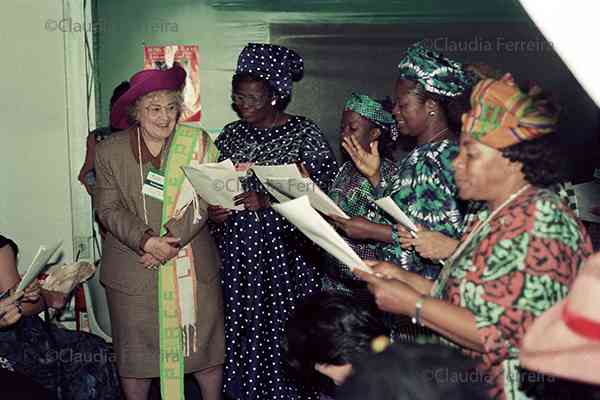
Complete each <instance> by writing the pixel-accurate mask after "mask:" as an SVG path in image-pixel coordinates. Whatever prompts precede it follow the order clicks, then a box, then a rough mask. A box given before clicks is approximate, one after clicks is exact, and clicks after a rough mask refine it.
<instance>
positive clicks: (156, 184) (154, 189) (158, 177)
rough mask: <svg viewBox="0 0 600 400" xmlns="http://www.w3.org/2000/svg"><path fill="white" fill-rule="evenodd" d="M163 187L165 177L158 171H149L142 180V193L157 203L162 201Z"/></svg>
mask: <svg viewBox="0 0 600 400" xmlns="http://www.w3.org/2000/svg"><path fill="white" fill-rule="evenodd" d="M164 187H165V177H164V176H163V174H162V173H161V172H160V171H156V170H150V171H149V172H148V176H146V179H145V180H144V186H143V187H142V193H143V194H145V195H146V196H150V197H152V198H153V199H156V200H158V201H163V189H164Z"/></svg>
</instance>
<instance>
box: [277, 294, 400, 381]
mask: <svg viewBox="0 0 600 400" xmlns="http://www.w3.org/2000/svg"><path fill="white" fill-rule="evenodd" d="M382 335H386V336H389V330H388V329H387V328H386V327H385V326H384V324H383V322H382V319H381V314H380V312H379V311H378V310H377V309H376V308H375V307H374V306H372V307H370V306H368V305H366V304H365V303H364V302H360V301H359V300H357V299H355V298H354V297H352V296H350V295H346V294H341V293H330V292H321V293H317V294H313V295H311V296H309V297H307V298H306V299H305V300H304V301H303V302H302V303H301V304H299V305H298V306H297V307H296V310H295V311H294V312H293V314H292V315H291V316H290V318H289V319H288V321H287V324H286V335H285V337H284V338H283V341H282V347H283V349H284V352H285V354H286V359H287V362H288V365H289V366H290V367H291V368H292V369H293V370H294V371H295V372H297V373H299V374H300V378H301V379H303V380H305V381H308V382H310V381H311V380H312V381H313V382H314V381H315V380H319V377H318V375H320V374H318V373H317V372H316V371H315V369H314V366H315V364H330V365H343V364H346V363H350V364H352V363H354V362H355V361H356V360H358V359H359V358H360V357H361V356H363V355H365V354H367V353H369V352H370V351H371V342H372V340H373V339H374V338H376V337H378V336H382Z"/></svg>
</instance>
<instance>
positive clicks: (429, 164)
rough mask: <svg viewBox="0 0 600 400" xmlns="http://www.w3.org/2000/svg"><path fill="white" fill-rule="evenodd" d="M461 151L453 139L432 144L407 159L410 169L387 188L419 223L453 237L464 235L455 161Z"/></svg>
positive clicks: (400, 173) (404, 169)
mask: <svg viewBox="0 0 600 400" xmlns="http://www.w3.org/2000/svg"><path fill="white" fill-rule="evenodd" d="M457 152H458V148H457V146H456V145H455V144H453V143H450V142H440V143H439V144H435V145H432V146H428V148H425V149H423V151H421V152H419V153H415V154H413V155H411V156H409V157H414V158H413V159H412V160H411V159H409V160H406V161H405V163H408V164H409V165H410V168H400V169H399V175H398V178H397V179H396V180H395V182H394V184H393V185H388V186H387V189H384V194H385V192H387V193H389V194H391V195H392V198H393V199H394V201H395V202H396V204H398V206H399V207H400V208H401V209H402V210H403V211H404V212H406V213H407V214H408V215H409V216H410V217H411V218H412V219H413V221H414V222H415V223H418V224H420V225H422V226H423V227H425V228H426V229H430V230H434V231H438V232H441V233H443V234H445V235H448V236H451V237H453V238H459V237H460V234H461V231H462V225H463V217H462V214H461V210H460V208H459V203H458V201H457V189H456V184H455V182H454V173H453V168H452V164H451V163H452V160H454V158H455V157H456V155H457ZM385 195H388V194H385Z"/></svg>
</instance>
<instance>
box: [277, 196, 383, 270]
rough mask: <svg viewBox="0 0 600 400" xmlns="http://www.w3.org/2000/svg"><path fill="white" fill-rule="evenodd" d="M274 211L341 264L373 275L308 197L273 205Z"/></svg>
mask: <svg viewBox="0 0 600 400" xmlns="http://www.w3.org/2000/svg"><path fill="white" fill-rule="evenodd" d="M272 207H273V209H274V210H275V211H277V212H278V213H279V214H281V215H283V216H284V217H285V218H287V220H288V221H290V222H291V223H292V224H293V225H295V226H296V227H297V228H298V229H299V230H300V231H301V232H302V233H304V234H305V235H306V236H307V237H308V238H309V239H310V240H312V241H313V242H315V243H316V244H317V245H318V246H320V247H321V248H323V249H324V250H325V251H327V252H328V253H329V254H331V255H332V256H334V257H335V258H337V259H338V260H339V261H340V262H341V263H343V264H345V265H348V266H349V267H351V268H357V269H359V270H361V271H365V272H369V273H373V271H372V270H371V268H370V267H368V266H367V265H366V264H365V263H364V261H363V260H361V258H360V257H359V256H358V254H356V252H355V251H354V250H352V248H351V247H350V245H349V244H348V243H346V241H345V240H344V239H342V237H341V236H340V235H339V234H338V233H337V232H336V230H335V229H334V228H333V227H332V226H331V225H330V224H329V223H328V222H327V221H325V219H324V218H323V217H322V216H321V215H320V214H319V213H318V212H317V211H316V210H315V209H314V208H313V207H312V206H311V205H310V201H309V200H308V196H302V197H299V198H297V199H294V200H290V201H287V202H285V203H280V204H273V205H272Z"/></svg>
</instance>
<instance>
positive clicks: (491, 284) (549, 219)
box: [463, 196, 592, 359]
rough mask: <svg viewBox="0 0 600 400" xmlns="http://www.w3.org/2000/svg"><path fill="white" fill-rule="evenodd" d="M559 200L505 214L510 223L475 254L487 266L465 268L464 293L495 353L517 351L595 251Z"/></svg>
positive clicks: (504, 222) (488, 347) (500, 355)
mask: <svg viewBox="0 0 600 400" xmlns="http://www.w3.org/2000/svg"><path fill="white" fill-rule="evenodd" d="M558 202H559V200H558V198H556V196H554V198H552V197H548V196H546V197H541V198H538V199H537V201H535V202H531V203H529V206H528V207H521V208H517V209H514V210H513V212H512V213H511V214H509V215H508V216H506V217H503V218H502V219H501V220H500V222H501V225H509V224H510V226H508V227H506V226H505V227H504V228H503V229H497V230H492V231H491V232H490V234H489V236H488V238H486V239H484V241H483V242H482V243H481V245H480V246H479V249H480V254H478V255H477V256H476V257H475V259H474V262H475V263H476V264H480V263H484V265H485V266H486V267H485V268H477V269H476V272H467V273H466V280H465V282H464V287H463V292H464V293H463V294H464V296H463V299H464V301H465V302H466V303H467V304H465V305H466V307H467V308H469V309H471V310H472V311H473V313H474V315H475V320H476V323H477V327H478V329H479V332H480V334H481V337H482V339H483V343H484V346H485V349H486V352H488V353H491V354H492V358H497V359H506V358H507V357H516V356H517V355H518V346H519V342H520V340H521V338H522V337H523V335H524V332H525V330H526V329H527V328H528V327H529V325H530V324H531V323H532V322H533V320H534V318H536V317H537V316H539V315H541V314H542V313H543V312H544V311H545V310H547V309H548V308H550V307H551V306H552V305H553V304H555V303H557V302H558V301H560V300H561V299H562V298H564V297H565V295H566V294H567V291H568V288H569V287H570V285H571V283H572V280H573V279H574V277H575V275H576V273H577V269H578V268H579V266H580V265H581V263H582V262H583V260H584V259H585V257H587V256H588V255H589V254H591V252H592V247H591V242H590V239H589V237H588V235H587V233H586V232H585V229H584V228H583V227H582V226H581V224H578V222H577V220H576V219H575V218H574V217H573V216H572V214H571V213H570V212H568V211H567V210H566V209H565V208H564V207H562V206H561V205H559V203H558ZM507 228H508V229H507ZM469 292H471V294H470V295H469V294H468V293H469Z"/></svg>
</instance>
